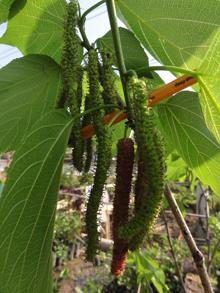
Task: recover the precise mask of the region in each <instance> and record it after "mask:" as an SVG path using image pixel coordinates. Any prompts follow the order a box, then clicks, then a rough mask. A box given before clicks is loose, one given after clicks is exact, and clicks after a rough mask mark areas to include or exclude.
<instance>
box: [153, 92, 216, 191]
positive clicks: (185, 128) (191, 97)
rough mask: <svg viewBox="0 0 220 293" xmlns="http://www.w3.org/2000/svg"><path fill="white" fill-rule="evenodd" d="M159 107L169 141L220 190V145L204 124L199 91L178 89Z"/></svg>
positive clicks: (200, 175)
mask: <svg viewBox="0 0 220 293" xmlns="http://www.w3.org/2000/svg"><path fill="white" fill-rule="evenodd" d="M158 109H159V111H158V114H159V119H160V121H161V125H162V127H163V129H164V134H165V138H166V139H167V143H168V144H170V143H171V144H172V145H173V146H175V148H176V149H177V151H178V153H179V154H180V155H181V157H182V158H183V159H184V161H185V162H186V163H187V165H188V166H189V167H190V168H192V169H193V171H194V172H195V174H196V175H197V176H198V177H199V178H200V180H201V181H202V182H203V183H204V184H208V185H210V186H211V187H212V189H213V190H214V191H215V192H216V193H217V194H220V188H219V184H218V182H219V176H220V145H219V143H218V142H217V141H216V139H215V137H214V136H213V134H212V133H211V132H210V131H209V129H208V128H207V126H206V124H205V121H204V116H203V113H202V110H201V106H200V103H199V100H198V95H197V94H196V93H193V92H182V93H179V94H177V95H176V96H175V97H172V98H171V99H170V100H169V101H168V102H167V103H166V104H161V105H160V106H159V107H158Z"/></svg>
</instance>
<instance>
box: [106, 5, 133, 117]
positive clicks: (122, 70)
mask: <svg viewBox="0 0 220 293" xmlns="http://www.w3.org/2000/svg"><path fill="white" fill-rule="evenodd" d="M106 6H107V10H108V17H109V22H110V26H111V31H112V38H113V43H114V48H115V55H116V58H117V63H118V68H119V74H120V78H121V81H122V86H123V91H124V97H125V102H126V106H127V110H128V113H130V109H131V107H130V102H129V97H128V91H127V86H126V72H127V71H126V66H125V62H124V56H123V51H122V46H121V38H120V33H119V29H118V23H117V17H116V8H115V2H114V0H106Z"/></svg>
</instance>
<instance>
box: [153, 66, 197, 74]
mask: <svg viewBox="0 0 220 293" xmlns="http://www.w3.org/2000/svg"><path fill="white" fill-rule="evenodd" d="M148 70H149V71H171V72H178V73H183V74H187V75H190V76H198V75H199V72H196V71H193V70H189V69H184V68H181V67H176V66H169V65H164V66H150V67H149V68H148Z"/></svg>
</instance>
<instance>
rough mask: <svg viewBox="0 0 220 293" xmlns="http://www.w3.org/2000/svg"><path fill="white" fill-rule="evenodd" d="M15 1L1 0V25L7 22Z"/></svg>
mask: <svg viewBox="0 0 220 293" xmlns="http://www.w3.org/2000/svg"><path fill="white" fill-rule="evenodd" d="M14 1H15V0H0V24H1V23H2V22H4V21H6V20H7V18H8V13H9V9H10V7H11V5H12V3H13V2H14Z"/></svg>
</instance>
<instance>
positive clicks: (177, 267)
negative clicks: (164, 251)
mask: <svg viewBox="0 0 220 293" xmlns="http://www.w3.org/2000/svg"><path fill="white" fill-rule="evenodd" d="M162 217H163V220H164V223H165V227H166V232H167V240H168V243H169V246H170V252H171V255H172V257H173V260H174V263H175V266H176V272H177V275H178V279H179V282H180V284H181V286H182V292H183V293H186V289H185V285H184V281H183V278H182V274H181V271H180V267H179V264H178V261H177V258H176V254H175V251H174V248H173V243H172V239H171V236H170V231H169V227H168V223H167V219H166V216H165V213H164V210H162Z"/></svg>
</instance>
